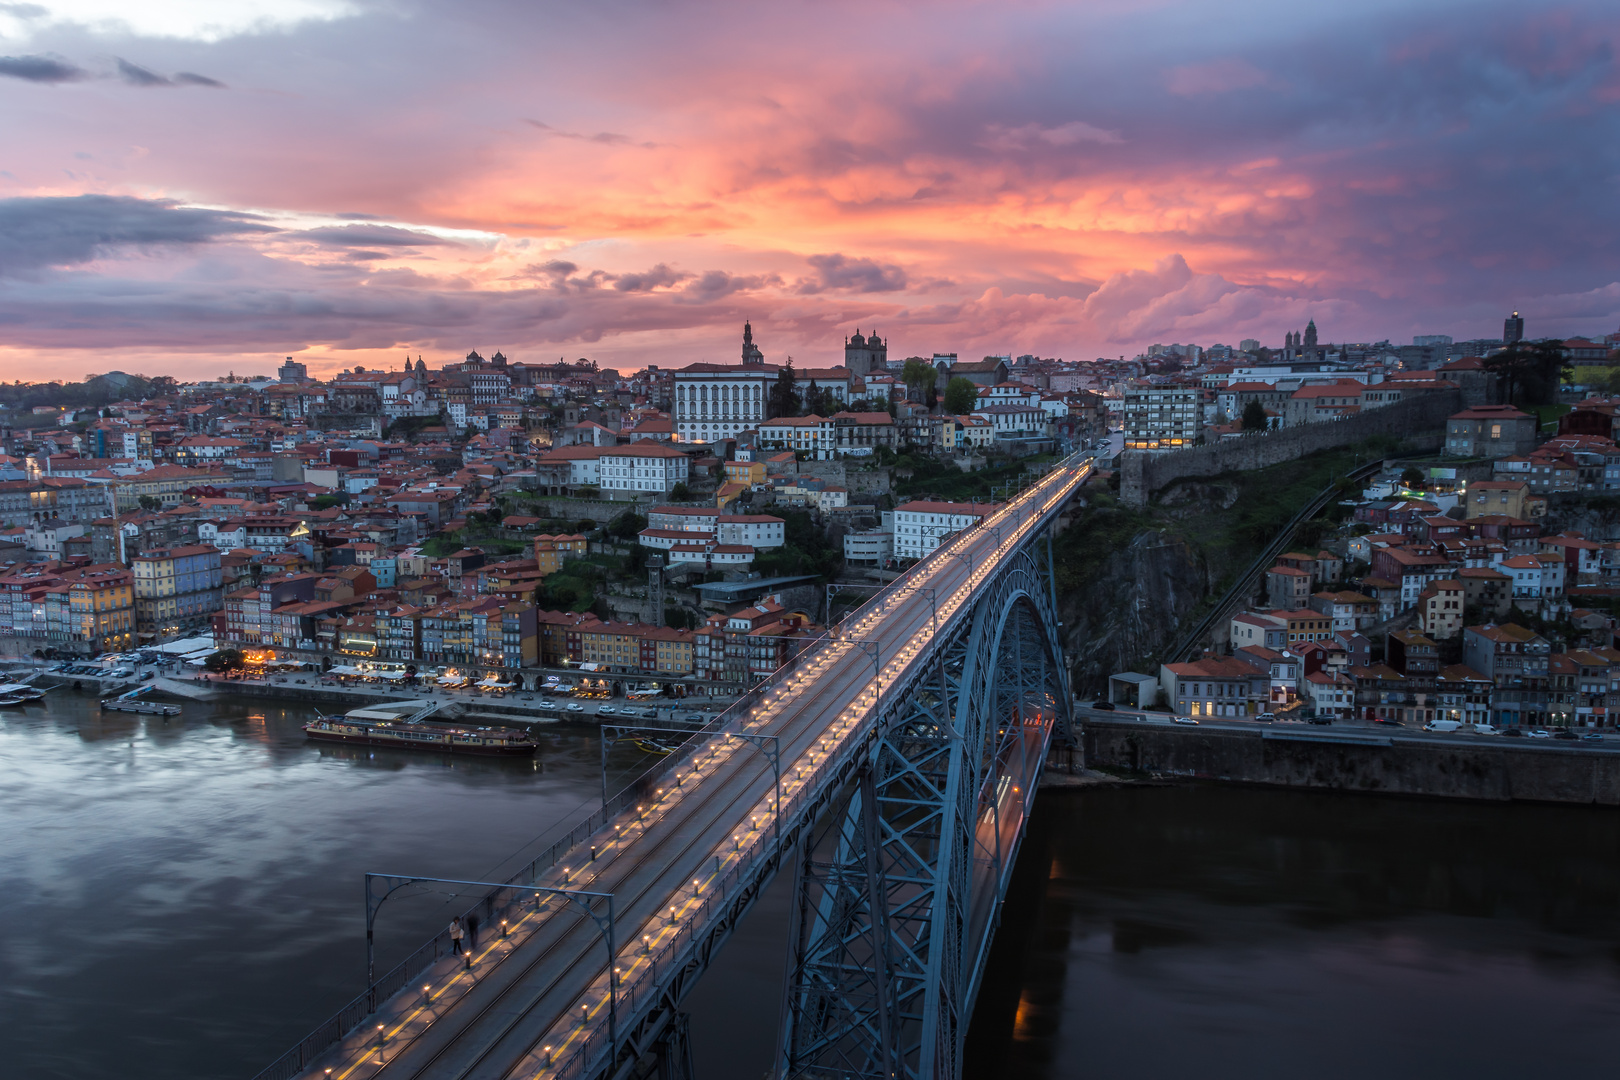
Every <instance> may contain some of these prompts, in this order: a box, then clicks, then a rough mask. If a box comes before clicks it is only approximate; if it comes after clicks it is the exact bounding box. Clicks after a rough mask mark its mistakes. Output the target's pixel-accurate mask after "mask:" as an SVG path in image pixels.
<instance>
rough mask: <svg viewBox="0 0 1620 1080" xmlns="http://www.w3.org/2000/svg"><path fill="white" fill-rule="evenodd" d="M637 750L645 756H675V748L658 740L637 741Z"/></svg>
mask: <svg viewBox="0 0 1620 1080" xmlns="http://www.w3.org/2000/svg"><path fill="white" fill-rule="evenodd" d="M636 749H637V750H640V751H641V752H642V753H644V754H673V753H674V752H675V748H674V747H673V746H670V745H668V744H667V743H662V742H659V741H658V740H657V739H637V740H636Z"/></svg>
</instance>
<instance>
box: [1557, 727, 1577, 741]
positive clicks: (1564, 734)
mask: <svg viewBox="0 0 1620 1080" xmlns="http://www.w3.org/2000/svg"><path fill="white" fill-rule="evenodd" d="M1553 738H1555V739H1578V738H1580V736H1579V735H1577V734H1575V733H1574V732H1573V731H1571V730H1569V728H1559V729H1558V730H1557V731H1555V732H1553Z"/></svg>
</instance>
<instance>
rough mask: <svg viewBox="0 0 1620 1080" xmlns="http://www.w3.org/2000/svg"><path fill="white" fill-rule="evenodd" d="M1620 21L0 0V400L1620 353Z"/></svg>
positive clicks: (819, 3)
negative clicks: (287, 380)
mask: <svg viewBox="0 0 1620 1080" xmlns="http://www.w3.org/2000/svg"><path fill="white" fill-rule="evenodd" d="M1617 38H1620V5H1615V4H1613V3H1612V0H1611V2H1608V3H1596V2H1576V3H1567V4H1555V5H1533V6H1532V5H1524V4H1513V3H1462V2H1429V3H1423V2H1414V0H1402V2H1399V3H1394V2H1388V0H1361V2H1358V3H1355V4H1343V3H1323V4H1299V3H1297V0H1289V2H1274V0H1229V2H1225V3H1207V2H1206V3H1188V2H1179V0H1156V2H1155V0H1142V2H1127V0H1087V2H1077V0H1069V2H1067V3H1044V2H1039V0H998V2H996V3H971V2H967V0H937V2H922V0H919V2H910V3H900V2H890V0H859V2H855V0H848V2H846V0H808V2H805V0H774V2H772V3H768V4H760V3H740V2H735V0H657V2H651V0H594V2H592V3H589V4H581V3H577V2H569V3H558V2H550V0H457V2H455V3H449V2H440V3H426V2H421V0H231V2H230V3H228V4H221V3H218V2H217V0H142V2H141V3H139V4H132V3H129V2H128V0H31V2H18V0H0V378H4V379H8V380H9V379H22V380H25V381H37V380H43V379H47V378H58V379H67V378H81V377H83V375H85V374H86V373H90V372H101V371H108V370H122V371H130V372H141V373H145V374H153V375H155V374H172V375H177V376H179V377H182V378H207V377H214V376H217V375H220V374H224V373H225V372H227V371H234V372H236V373H238V374H244V373H250V372H257V373H270V372H273V371H274V369H275V367H276V366H277V365H278V364H279V363H280V361H281V359H282V358H283V357H286V356H293V357H295V358H297V359H299V360H301V361H304V362H306V363H308V364H309V366H310V369H311V371H312V373H317V374H318V373H326V372H330V371H333V370H335V369H337V368H340V367H353V366H356V365H363V366H366V367H369V368H375V367H393V366H398V365H399V364H400V363H402V362H403V361H404V359H405V357H407V356H410V357H411V358H413V359H414V358H415V357H416V356H418V355H420V356H423V357H424V358H425V359H427V361H428V363H429V365H430V366H438V365H439V364H442V363H445V362H447V361H451V360H454V359H457V358H459V357H460V356H462V355H464V354H465V353H466V352H467V351H469V350H472V349H476V350H478V351H479V352H481V353H482V354H484V355H485V356H488V355H489V354H491V353H492V352H494V351H496V350H500V351H502V352H504V353H505V354H506V355H507V356H508V357H509V358H511V359H513V360H531V361H549V360H555V359H557V358H559V357H567V358H569V359H573V358H576V357H589V358H591V359H594V360H596V361H597V362H598V363H600V364H602V365H603V366H605V367H613V368H620V369H623V370H629V369H634V368H639V367H641V366H643V365H646V364H649V363H653V364H660V365H679V364H684V363H688V362H692V361H697V360H711V361H722V362H723V361H729V360H735V359H736V358H738V356H739V354H740V342H739V337H740V331H741V325H742V322H743V321H744V319H750V320H752V322H753V326H754V332H755V339H756V341H757V342H758V343H759V345H760V346H761V347H762V348H763V350H764V351H765V354H766V359H767V360H768V361H772V362H781V361H783V360H785V359H787V358H788V357H790V356H791V357H792V358H793V359H794V362H795V363H798V364H800V365H801V366H825V365H826V364H828V363H833V362H836V361H837V360H838V358H839V357H841V355H842V354H841V352H840V351H839V350H840V346H841V344H842V341H843V338H844V336H845V335H848V334H851V333H853V332H855V331H856V330H857V329H860V330H861V331H862V332H865V333H870V332H872V331H873V330H876V331H877V332H878V333H879V334H881V335H882V336H883V337H884V338H885V339H887V340H888V342H889V347H890V355H891V357H893V356H909V355H930V354H932V353H934V352H955V353H958V354H960V355H963V356H972V357H975V358H977V357H979V356H982V355H988V354H1003V353H1007V354H1012V355H1019V354H1023V353H1034V354H1037V355H1041V356H1052V357H1062V358H1065V359H1070V360H1089V359H1094V358H1096V357H1099V356H1121V355H1133V354H1135V353H1136V352H1138V351H1140V350H1142V349H1145V348H1146V347H1147V346H1148V345H1150V344H1153V343H1156V342H1162V343H1166V344H1168V343H1172V342H1192V343H1197V344H1203V345H1209V344H1211V343H1215V342H1225V343H1227V344H1233V345H1235V344H1237V343H1238V342H1239V341H1240V340H1241V339H1244V338H1251V337H1252V338H1256V339H1258V340H1260V341H1261V342H1262V343H1265V344H1273V345H1278V344H1281V342H1282V338H1283V334H1284V333H1286V332H1287V331H1289V330H1295V329H1299V328H1301V327H1303V326H1304V324H1305V322H1306V321H1307V320H1308V319H1313V318H1314V319H1315V321H1316V324H1317V326H1318V328H1319V331H1320V334H1321V338H1322V340H1324V341H1376V340H1381V339H1386V338H1387V339H1389V340H1391V341H1393V342H1396V343H1397V344H1399V343H1404V342H1409V341H1410V339H1411V337H1412V336H1413V335H1416V334H1450V335H1452V336H1453V337H1455V338H1458V339H1463V338H1471V337H1496V336H1500V334H1501V328H1502V318H1503V317H1504V316H1505V315H1506V314H1508V312H1509V311H1511V310H1514V309H1518V310H1520V311H1522V312H1523V313H1524V315H1525V318H1526V330H1527V333H1528V334H1529V336H1532V337H1540V336H1551V335H1557V336H1560V337H1563V336H1568V335H1573V334H1593V335H1596V334H1603V333H1607V332H1612V331H1614V330H1616V329H1617V328H1620V228H1617V226H1620V123H1617V120H1620V67H1617V62H1616V44H1617Z"/></svg>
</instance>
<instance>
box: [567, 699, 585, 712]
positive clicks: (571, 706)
mask: <svg viewBox="0 0 1620 1080" xmlns="http://www.w3.org/2000/svg"><path fill="white" fill-rule="evenodd" d="M568 711H569V712H584V711H585V706H583V705H581V704H580V703H579V702H577V701H570V702H569V703H568Z"/></svg>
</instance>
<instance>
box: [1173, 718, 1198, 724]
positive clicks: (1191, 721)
mask: <svg viewBox="0 0 1620 1080" xmlns="http://www.w3.org/2000/svg"><path fill="white" fill-rule="evenodd" d="M1170 719H1172V720H1174V721H1175V722H1176V723H1178V724H1197V723H1198V721H1196V720H1194V719H1193V718H1192V717H1190V716H1172V717H1171V718H1170Z"/></svg>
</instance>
